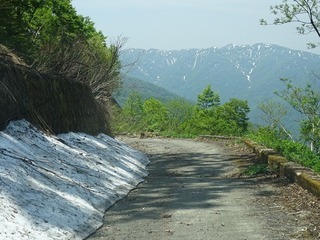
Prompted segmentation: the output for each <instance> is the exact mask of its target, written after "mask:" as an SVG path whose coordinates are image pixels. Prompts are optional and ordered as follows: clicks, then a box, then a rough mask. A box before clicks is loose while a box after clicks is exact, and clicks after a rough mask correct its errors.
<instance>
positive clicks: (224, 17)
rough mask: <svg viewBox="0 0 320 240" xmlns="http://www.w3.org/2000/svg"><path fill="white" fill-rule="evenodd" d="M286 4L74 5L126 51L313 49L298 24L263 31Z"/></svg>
mask: <svg viewBox="0 0 320 240" xmlns="http://www.w3.org/2000/svg"><path fill="white" fill-rule="evenodd" d="M281 2H282V0H223V1H221V0H90V1H85V0H73V1H72V4H73V6H74V7H75V8H76V10H77V11H78V13H79V14H81V15H84V16H88V17H90V18H91V20H92V21H93V22H95V26H96V28H97V29H98V30H101V31H102V32H103V33H104V35H106V36H108V37H109V39H110V40H111V41H112V40H114V39H116V38H117V37H118V36H123V37H127V38H128V41H127V43H126V45H125V47H126V48H143V49H149V48H157V49H165V50H179V49H186V48H187V49H188V48H209V47H223V46H225V45H228V44H254V43H271V44H278V45H281V46H285V47H289V48H292V49H297V50H304V51H312V52H315V53H318V54H320V48H317V49H315V50H308V49H307V47H306V44H307V43H308V42H319V41H320V39H318V38H317V37H316V35H315V34H309V35H307V36H301V35H299V34H298V33H297V32H296V29H295V28H296V26H297V25H295V24H287V25H283V26H260V24H259V19H261V18H265V19H267V20H270V21H272V19H273V18H274V16H273V15H272V14H271V13H270V11H269V7H270V6H271V5H275V4H279V3H281Z"/></svg>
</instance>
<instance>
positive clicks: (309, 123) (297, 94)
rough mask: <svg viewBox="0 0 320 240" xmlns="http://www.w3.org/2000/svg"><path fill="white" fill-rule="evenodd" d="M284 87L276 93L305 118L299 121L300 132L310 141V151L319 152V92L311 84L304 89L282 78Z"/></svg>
mask: <svg viewBox="0 0 320 240" xmlns="http://www.w3.org/2000/svg"><path fill="white" fill-rule="evenodd" d="M282 81H283V82H284V83H285V84H286V89H285V90H283V91H281V92H276V94H277V95H278V96H279V97H281V98H282V99H284V100H285V101H287V102H288V103H289V104H290V105H291V106H292V107H293V108H294V109H295V110H296V111H298V112H299V113H301V114H302V115H303V116H304V117H305V119H304V120H303V121H302V122H301V128H300V134H301V137H302V138H303V139H304V140H305V141H306V142H310V148H311V151H314V152H317V153H319V150H320V92H319V91H317V90H314V89H313V88H312V86H311V85H309V84H308V85H307V86H306V87H305V88H304V89H301V88H299V87H295V86H293V85H292V83H291V81H290V80H288V79H282Z"/></svg>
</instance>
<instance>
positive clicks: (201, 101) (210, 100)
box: [197, 85, 220, 109]
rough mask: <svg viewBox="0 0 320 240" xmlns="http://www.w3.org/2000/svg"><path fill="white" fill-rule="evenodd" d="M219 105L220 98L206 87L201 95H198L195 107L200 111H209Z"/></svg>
mask: <svg viewBox="0 0 320 240" xmlns="http://www.w3.org/2000/svg"><path fill="white" fill-rule="evenodd" d="M219 105H220V96H219V94H218V93H215V92H214V91H212V90H211V86H210V85H208V86H207V87H206V88H205V89H204V90H203V92H202V93H200V94H199V95H198V100H197V106H198V107H199V108H201V109H211V108H215V107H217V106H219Z"/></svg>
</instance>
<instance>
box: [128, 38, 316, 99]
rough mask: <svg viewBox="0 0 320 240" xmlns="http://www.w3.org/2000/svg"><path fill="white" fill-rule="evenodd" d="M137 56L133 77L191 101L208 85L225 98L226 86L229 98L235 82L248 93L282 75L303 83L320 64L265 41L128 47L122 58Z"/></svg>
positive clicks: (314, 55) (306, 55)
mask: <svg viewBox="0 0 320 240" xmlns="http://www.w3.org/2000/svg"><path fill="white" fill-rule="evenodd" d="M138 58H139V61H138V63H139V64H138V67H137V68H136V69H135V70H134V71H132V72H131V73H130V75H131V76H134V77H137V78H140V79H142V80H144V81H147V82H151V83H154V84H156V85H159V86H161V87H164V88H166V89H168V90H170V91H173V92H174V93H176V94H178V95H181V96H185V97H187V98H189V99H195V97H196V96H197V94H198V93H199V91H201V90H202V89H203V88H204V87H205V86H207V85H208V84H211V85H212V86H213V87H214V88H215V89H217V90H219V92H220V93H221V95H222V97H224V95H226V96H225V97H226V98H227V99H228V98H230V97H231V96H228V95H229V94H227V93H225V92H224V88H225V86H228V92H229V93H232V94H233V92H234V89H233V88H232V86H235V87H239V84H240V85H241V86H242V87H245V88H246V89H252V88H253V87H255V86H256V85H260V83H261V84H262V85H263V82H267V81H268V82H269V83H270V82H272V81H277V80H278V79H279V78H281V77H287V78H292V77H298V78H299V79H300V80H303V79H304V80H305V79H306V78H308V77H307V76H309V75H310V72H312V71H315V70H317V67H318V66H319V63H320V56H319V55H316V54H312V53H308V52H303V51H297V50H292V49H289V48H285V47H281V46H277V45H272V44H263V43H258V44H253V45H234V44H230V45H227V46H225V47H221V48H216V47H212V48H207V49H183V50H170V51H166V50H157V49H149V50H141V49H129V50H127V51H126V52H125V53H124V55H123V59H125V60H126V62H128V61H135V60H136V59H138ZM293 80H294V79H293ZM187 83H190V84H189V85H187ZM186 92H187V94H186Z"/></svg>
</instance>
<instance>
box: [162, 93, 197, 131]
mask: <svg viewBox="0 0 320 240" xmlns="http://www.w3.org/2000/svg"><path fill="white" fill-rule="evenodd" d="M166 108H167V113H168V123H167V127H168V129H167V130H169V131H177V130H178V129H179V128H180V127H181V126H182V125H183V124H184V123H185V122H186V121H187V120H188V119H190V118H191V116H192V112H193V105H192V104H191V103H189V102H187V101H186V100H184V99H182V98H178V99H174V100H171V101H169V102H168V103H167V104H166Z"/></svg>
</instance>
